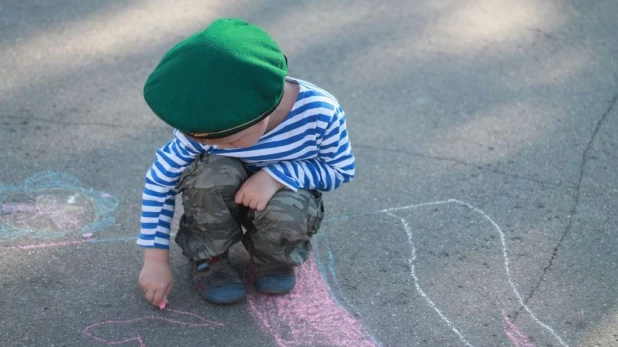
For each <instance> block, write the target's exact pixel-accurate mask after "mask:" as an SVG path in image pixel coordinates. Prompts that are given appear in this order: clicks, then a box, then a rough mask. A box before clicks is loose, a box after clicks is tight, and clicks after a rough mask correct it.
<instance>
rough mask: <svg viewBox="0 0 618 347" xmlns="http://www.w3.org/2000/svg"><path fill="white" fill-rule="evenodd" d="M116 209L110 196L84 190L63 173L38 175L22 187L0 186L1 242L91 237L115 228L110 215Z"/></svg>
mask: <svg viewBox="0 0 618 347" xmlns="http://www.w3.org/2000/svg"><path fill="white" fill-rule="evenodd" d="M117 207H118V200H117V199H116V198H114V197H113V196H111V195H109V194H107V193H104V192H99V191H95V190H92V189H85V188H83V187H82V185H81V183H80V182H79V180H78V179H77V178H75V177H73V176H71V175H68V174H64V173H59V172H41V173H38V174H35V175H34V176H32V177H30V178H28V179H26V180H25V181H24V184H23V185H22V186H14V187H13V186H6V185H3V184H1V183H0V242H2V241H10V240H14V239H18V238H22V237H27V238H36V239H47V240H50V239H58V238H60V237H63V236H67V235H75V234H85V235H90V233H93V235H94V233H96V232H97V231H100V230H102V229H104V228H106V227H109V226H111V225H113V224H114V217H113V216H112V212H113V211H114V210H115V209H116V208H117ZM87 237H89V236H87Z"/></svg>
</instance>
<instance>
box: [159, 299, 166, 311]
mask: <svg viewBox="0 0 618 347" xmlns="http://www.w3.org/2000/svg"><path fill="white" fill-rule="evenodd" d="M165 305H166V304H165V300H161V302H160V303H159V308H160V309H162V310H165Z"/></svg>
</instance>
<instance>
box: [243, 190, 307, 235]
mask: <svg viewBox="0 0 618 347" xmlns="http://www.w3.org/2000/svg"><path fill="white" fill-rule="evenodd" d="M253 224H254V225H255V226H256V228H257V229H258V230H261V229H266V228H268V227H272V226H274V225H276V227H277V229H294V230H298V231H299V232H306V229H307V228H306V225H307V216H306V215H305V212H304V211H303V209H302V208H299V206H295V205H294V204H291V203H289V202H287V201H286V199H276V198H274V199H271V200H270V201H269V202H268V205H267V206H266V208H265V209H264V210H263V211H255V217H254V220H253Z"/></svg>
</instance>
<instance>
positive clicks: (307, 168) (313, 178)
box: [264, 106, 355, 191]
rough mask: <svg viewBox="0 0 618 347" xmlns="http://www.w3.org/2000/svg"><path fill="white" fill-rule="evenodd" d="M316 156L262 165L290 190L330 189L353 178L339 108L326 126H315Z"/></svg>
mask: <svg viewBox="0 0 618 347" xmlns="http://www.w3.org/2000/svg"><path fill="white" fill-rule="evenodd" d="M317 133H318V136H319V138H318V140H317V145H318V154H317V157H316V158H311V159H306V160H298V161H281V162H278V163H275V164H271V165H268V166H266V167H264V170H265V171H266V172H268V174H270V175H271V176H272V177H273V178H274V179H276V180H277V181H279V182H280V183H281V184H283V185H285V186H286V187H288V188H289V189H291V190H293V191H297V190H298V189H310V190H322V191H330V190H334V189H336V188H338V187H339V186H340V185H341V184H342V183H346V182H349V181H351V180H352V179H353V178H354V171H355V158H354V154H352V148H351V146H350V140H349V138H348V131H347V128H346V117H345V113H344V112H343V110H342V109H341V107H339V106H338V107H337V108H335V111H334V114H333V115H332V117H331V119H330V121H329V122H328V123H327V125H326V127H324V128H320V127H319V125H318V132H317Z"/></svg>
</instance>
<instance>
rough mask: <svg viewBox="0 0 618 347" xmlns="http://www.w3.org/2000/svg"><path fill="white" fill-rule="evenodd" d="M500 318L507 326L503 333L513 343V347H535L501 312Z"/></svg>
mask: <svg viewBox="0 0 618 347" xmlns="http://www.w3.org/2000/svg"><path fill="white" fill-rule="evenodd" d="M502 316H503V317H504V321H505V322H506V325H507V327H506V329H504V333H505V334H506V336H508V338H509V339H510V340H511V341H512V342H513V345H515V347H535V346H534V344H533V343H532V342H530V338H529V337H528V336H526V335H524V333H522V332H521V330H519V328H517V326H515V324H514V323H513V322H511V320H510V319H509V317H507V315H506V314H505V313H504V312H502Z"/></svg>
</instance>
